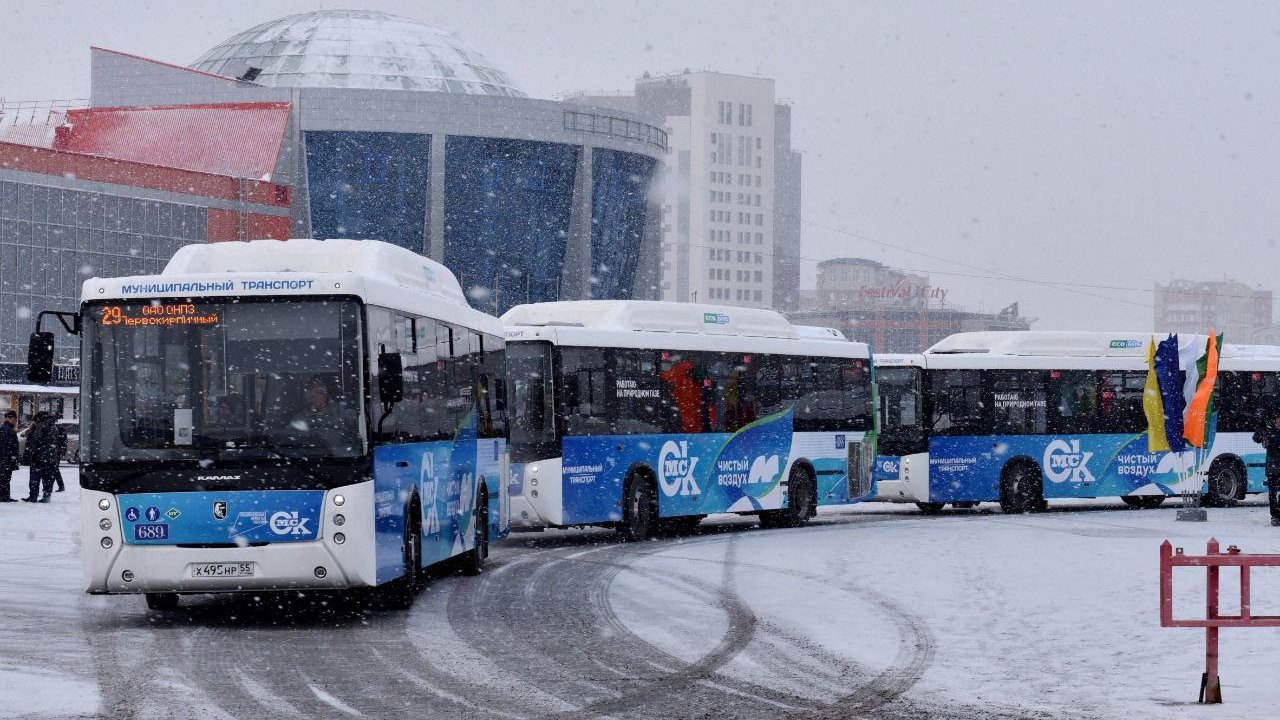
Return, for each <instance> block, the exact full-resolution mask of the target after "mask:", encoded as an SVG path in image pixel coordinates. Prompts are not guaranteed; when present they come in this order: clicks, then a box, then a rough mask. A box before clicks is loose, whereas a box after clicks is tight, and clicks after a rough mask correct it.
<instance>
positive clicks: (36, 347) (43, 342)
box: [27, 332, 53, 385]
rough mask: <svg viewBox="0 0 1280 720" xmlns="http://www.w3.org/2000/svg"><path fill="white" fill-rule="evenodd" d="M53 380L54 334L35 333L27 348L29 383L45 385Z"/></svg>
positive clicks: (32, 334)
mask: <svg viewBox="0 0 1280 720" xmlns="http://www.w3.org/2000/svg"><path fill="white" fill-rule="evenodd" d="M51 380H53V333H51V332H33V333H31V343H30V344H29V345H28V346H27V382H30V383H35V384H38V385H43V384H45V383H48V382H49V381H51Z"/></svg>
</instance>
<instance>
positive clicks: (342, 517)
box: [33, 240, 508, 609]
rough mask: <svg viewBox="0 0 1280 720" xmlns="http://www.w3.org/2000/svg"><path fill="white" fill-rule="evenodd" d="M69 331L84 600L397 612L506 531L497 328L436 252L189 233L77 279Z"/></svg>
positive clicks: (472, 566)
mask: <svg viewBox="0 0 1280 720" xmlns="http://www.w3.org/2000/svg"><path fill="white" fill-rule="evenodd" d="M76 325H77V327H78V329H80V331H81V335H82V360H83V363H82V369H83V376H82V392H83V398H82V406H81V407H82V418H81V422H82V439H81V454H80V460H81V475H80V483H81V486H82V488H83V490H82V498H83V501H82V503H83V507H82V515H81V517H82V527H81V538H82V542H83V561H84V575H85V585H86V589H87V591H88V592H89V593H94V594H102V593H142V594H145V596H146V599H147V603H148V605H149V606H150V607H152V608H153V609H163V608H169V607H173V606H174V605H175V604H176V603H177V601H178V595H179V594H184V593H218V592H233V591H244V590H279V589H289V588H317V589H355V588H374V587H376V588H380V590H381V592H380V594H382V595H385V597H386V598H387V601H388V602H389V603H390V604H393V605H398V606H404V607H407V606H408V605H409V604H411V603H412V602H413V598H414V596H415V594H416V592H417V590H418V589H419V586H420V581H421V578H422V577H423V573H422V571H423V569H424V568H426V567H427V566H429V565H432V564H434V563H439V562H442V561H445V560H449V559H451V558H457V559H458V560H457V562H459V563H460V564H461V565H462V567H463V569H464V571H466V572H468V573H476V572H479V570H480V568H481V566H482V565H483V563H484V561H485V557H486V555H487V553H488V545H489V540H490V538H493V537H499V536H501V535H504V534H505V533H506V532H507V530H508V515H507V510H508V499H507V495H506V489H507V485H508V483H507V481H506V474H507V469H508V453H507V448H506V441H505V439H504V434H505V433H504V424H505V421H504V417H503V390H502V378H503V374H504V359H503V356H504V349H503V346H504V342H503V339H502V326H501V324H500V323H499V322H498V320H497V318H494V317H491V316H488V315H485V314H483V313H480V312H478V311H475V310H472V309H471V308H470V307H468V305H467V303H466V300H465V298H464V297H463V295H462V291H461V288H460V287H459V285H458V283H457V281H456V280H455V278H454V277H453V276H452V275H451V274H450V273H449V271H448V270H446V269H445V268H444V267H443V266H442V265H439V264H438V263H435V262H433V261H431V260H428V259H426V258H423V257H421V256H419V255H417V254H415V253H413V252H410V251H408V250H405V249H402V248H399V247H396V246H394V245H390V244H387V243H382V242H376V241H354V240H329V241H317V240H288V241H285V242H280V241H274V240H263V241H253V242H227V243H217V244H208V245H193V246H188V247H184V248H182V249H180V250H179V251H178V252H177V253H176V254H175V255H174V257H173V258H172V260H170V262H169V263H168V265H167V267H166V268H165V270H164V271H163V272H162V273H161V274H160V275H155V276H147V277H124V278H94V279H91V280H89V281H87V282H86V283H85V284H84V292H83V303H82V305H81V308H80V311H79V313H78V319H77V323H76ZM35 344H36V343H33V345H35ZM33 355H36V353H33ZM41 362H47V360H42V359H40V358H36V359H34V360H33V364H39V363H41Z"/></svg>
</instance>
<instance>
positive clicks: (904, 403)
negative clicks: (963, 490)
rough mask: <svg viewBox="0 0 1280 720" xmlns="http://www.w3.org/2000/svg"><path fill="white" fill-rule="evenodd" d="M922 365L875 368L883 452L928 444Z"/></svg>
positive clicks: (908, 451)
mask: <svg viewBox="0 0 1280 720" xmlns="http://www.w3.org/2000/svg"><path fill="white" fill-rule="evenodd" d="M920 380H921V369H920V368H917V367H881V368H877V369H876V383H877V384H878V386H879V392H880V451H881V453H882V454H885V455H909V454H911V453H916V452H923V451H924V449H925V448H927V443H926V442H925V435H924V424H923V418H922V416H921V415H922V408H923V402H922V400H923V395H922V393H921V387H920Z"/></svg>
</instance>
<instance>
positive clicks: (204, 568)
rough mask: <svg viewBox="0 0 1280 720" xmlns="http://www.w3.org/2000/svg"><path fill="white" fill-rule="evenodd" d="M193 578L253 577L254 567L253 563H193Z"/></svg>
mask: <svg viewBox="0 0 1280 720" xmlns="http://www.w3.org/2000/svg"><path fill="white" fill-rule="evenodd" d="M190 567H191V577H197V578H223V577H253V573H254V567H253V563H251V562H230V563H191V566H190Z"/></svg>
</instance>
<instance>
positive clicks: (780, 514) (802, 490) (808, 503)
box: [760, 465, 817, 528]
mask: <svg viewBox="0 0 1280 720" xmlns="http://www.w3.org/2000/svg"><path fill="white" fill-rule="evenodd" d="M816 494H817V492H816V491H815V490H814V487H813V478H811V477H809V472H808V471H807V470H805V469H804V468H803V467H801V466H799V465H796V466H793V467H792V468H791V475H789V476H788V477H787V506H786V507H785V508H783V509H781V510H765V511H764V512H762V513H760V526H761V527H767V528H775V527H799V526H801V525H803V524H804V523H805V521H806V520H808V519H809V518H811V517H813V505H814V496H815V495H816Z"/></svg>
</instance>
